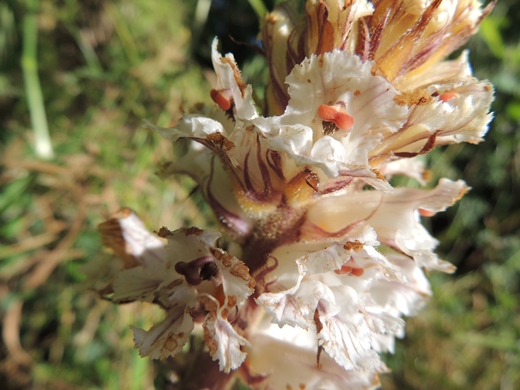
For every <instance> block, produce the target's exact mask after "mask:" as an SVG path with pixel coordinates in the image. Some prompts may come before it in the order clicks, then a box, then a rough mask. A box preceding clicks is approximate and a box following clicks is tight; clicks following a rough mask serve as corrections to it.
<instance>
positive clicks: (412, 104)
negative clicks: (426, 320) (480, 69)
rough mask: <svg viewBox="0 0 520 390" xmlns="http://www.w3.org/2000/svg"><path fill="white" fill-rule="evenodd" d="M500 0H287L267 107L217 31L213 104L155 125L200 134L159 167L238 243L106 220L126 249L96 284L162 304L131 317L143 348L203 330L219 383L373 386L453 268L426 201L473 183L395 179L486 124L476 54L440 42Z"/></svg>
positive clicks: (270, 21) (270, 46)
mask: <svg viewBox="0 0 520 390" xmlns="http://www.w3.org/2000/svg"><path fill="white" fill-rule="evenodd" d="M490 10H491V8H490V7H488V8H487V9H484V10H482V9H481V8H480V4H479V3H478V2H476V1H473V0H443V1H441V0H433V1H429V0H426V1H423V0H381V1H374V2H372V3H369V2H367V1H364V0H357V1H356V0H354V1H343V0H323V1H317V0H309V1H307V5H306V9H305V13H306V19H305V20H304V21H301V22H300V23H296V22H293V21H294V20H298V19H297V18H295V17H294V11H293V9H292V8H290V7H289V6H288V5H287V4H284V5H281V6H279V7H277V8H276V9H275V10H274V11H273V13H271V14H270V15H268V17H267V18H266V20H265V21H264V23H263V27H262V37H263V40H264V47H265V50H266V55H267V59H268V62H269V67H270V71H271V77H270V80H269V85H268V88H267V101H266V107H265V109H264V111H263V115H261V114H260V113H259V110H258V109H257V107H256V105H255V102H254V101H253V97H252V96H253V92H252V88H251V86H250V85H247V84H246V83H245V82H244V81H243V80H242V78H241V75H240V71H239V69H238V66H237V65H236V63H235V61H234V58H233V56H232V55H231V54H227V55H226V56H225V57H222V56H221V55H220V54H219V52H218V50H217V41H216V40H215V41H214V44H213V52H212V58H213V65H214V68H215V72H216V74H217V84H216V85H215V88H214V89H213V90H212V91H211V97H212V98H213V100H214V101H215V103H216V105H215V106H214V107H200V106H199V107H198V108H197V109H196V111H193V112H192V113H191V114H184V116H183V118H182V120H181V122H180V123H179V124H178V125H177V126H176V127H174V128H168V129H165V128H158V127H155V126H153V125H151V124H149V126H150V127H151V128H153V129H155V130H156V131H157V132H159V133H160V134H161V135H162V136H163V137H165V138H167V139H169V140H171V141H172V142H178V141H180V140H185V141H183V142H188V143H189V145H188V151H187V153H186V154H185V155H184V156H181V157H179V158H177V159H176V160H175V161H174V162H172V163H169V164H166V165H165V166H164V167H163V168H162V171H163V172H162V173H163V175H165V176H166V175H168V174H179V173H181V174H187V175H189V176H191V177H192V178H193V179H194V180H195V181H196V182H197V183H198V184H199V186H200V188H201V190H202V192H203V194H204V196H205V199H206V200H207V202H208V204H209V205H210V206H211V208H212V210H213V212H214V214H215V216H216V217H217V218H218V221H219V222H220V225H221V227H222V232H223V233H224V234H225V237H226V239H227V240H228V241H229V242H232V243H233V245H229V249H228V251H225V250H224V249H223V248H222V247H220V246H219V244H218V243H219V242H220V241H219V237H220V233H215V232H210V231H204V230H200V229H198V228H185V229H180V230H178V231H173V232H172V231H169V230H168V229H166V228H162V229H161V230H159V232H158V233H157V234H152V233H150V232H148V231H147V230H146V228H145V227H144V226H143V224H142V222H141V221H140V220H139V219H138V217H137V216H136V215H135V214H133V213H132V212H131V211H129V210H124V211H123V213H122V214H121V215H120V216H118V217H117V218H114V219H112V220H110V221H108V222H105V223H104V224H102V225H101V226H100V231H101V232H102V234H103V240H104V243H105V244H106V245H107V246H109V247H111V248H112V249H114V251H115V252H116V254H118V255H119V256H120V257H121V258H123V260H124V261H123V265H122V269H121V270H120V271H118V272H116V273H115V274H114V275H113V279H112V280H111V283H110V285H109V286H103V290H102V291H103V293H107V292H112V293H113V295H112V300H113V301H114V302H116V303H120V302H128V301H135V300H141V301H144V302H153V303H155V304H158V305H160V306H161V307H162V308H164V310H165V311H166V317H165V320H164V321H163V322H162V323H161V324H158V325H156V326H154V327H152V328H151V329H149V330H148V331H145V330H142V329H136V328H134V339H135V344H136V346H137V348H139V351H140V353H141V355H142V356H150V357H151V358H156V359H165V358H167V357H169V356H173V355H176V354H179V353H181V351H182V348H183V346H184V345H185V344H186V343H187V342H188V340H189V337H190V334H192V333H193V332H194V333H195V334H196V333H197V332H199V334H201V336H202V337H203V338H204V340H205V342H206V345H207V348H208V350H209V354H210V355H211V357H212V358H213V360H217V361H218V364H219V368H220V370H221V371H223V372H224V373H226V374H228V375H226V376H224V377H225V378H227V379H225V380H223V381H222V380H220V381H219V382H218V385H215V388H226V386H230V385H231V384H232V383H233V380H234V379H235V378H237V377H239V378H240V379H241V380H242V381H243V382H244V383H247V384H249V385H251V386H253V387H255V386H258V387H261V388H272V389H282V388H288V389H289V388H305V389H307V390H309V389H350V388H352V389H357V388H374V387H377V386H378V384H379V379H378V376H379V373H382V372H385V371H387V368H386V366H385V364H384V363H383V362H382V361H381V359H380V357H379V352H385V351H393V348H394V339H395V337H402V336H403V335H404V321H403V319H402V316H403V315H404V316H410V315H414V314H416V313H417V311H418V309H420V308H421V306H422V305H423V303H424V302H425V300H426V299H427V297H428V296H429V295H430V287H429V283H428V281H427V280H426V278H425V275H424V272H423V270H425V269H426V270H440V271H444V272H451V271H453V269H454V268H453V266H452V265H451V264H449V263H446V262H444V261H442V260H440V259H439V258H438V257H437V255H436V254H435V253H434V252H433V250H434V248H435V246H436V245H437V241H436V240H435V239H434V238H433V237H431V236H430V234H429V233H428V232H427V230H426V229H425V228H424V227H423V226H422V225H421V220H420V219H421V215H422V216H429V215H433V214H434V213H436V212H439V211H443V210H444V209H445V208H446V207H448V206H450V205H451V204H453V203H454V202H455V201H456V200H457V199H459V198H460V197H461V196H463V194H464V193H465V192H466V191H467V189H468V188H467V186H466V185H465V183H464V182H462V181H457V182H453V181H450V180H448V179H442V180H441V181H440V182H439V183H438V184H437V186H436V187H435V188H433V189H430V190H427V189H406V188H400V189H393V188H392V187H391V185H390V184H389V182H388V180H389V179H390V177H391V176H392V175H395V174H405V175H408V176H410V177H412V178H415V179H417V180H418V181H419V182H420V183H425V175H424V172H423V169H424V168H423V165H422V163H421V161H420V160H418V159H417V158H415V157H416V156H418V155H421V154H426V153H428V152H429V151H430V150H431V149H433V148H434V147H435V146H437V145H445V144H449V143H457V142H472V143H476V142H478V141H480V140H481V139H482V137H483V135H484V134H485V133H486V131H487V125H488V123H489V121H490V119H491V114H489V106H490V104H491V101H492V99H493V89H492V86H491V85H490V84H489V82H487V81H478V80H476V79H474V78H473V77H472V75H471V70H470V67H469V65H468V62H467V55H466V53H464V54H462V56H461V57H460V58H459V59H456V60H444V58H445V57H446V55H448V54H449V53H451V52H452V51H453V50H454V49H456V48H458V47H459V46H460V45H461V44H462V43H464V42H465V41H466V40H467V38H468V37H469V36H470V35H471V34H473V33H474V32H475V31H476V29H477V27H478V24H479V22H480V20H481V19H482V17H483V16H485V14H486V13H488V12H489V11H490ZM287 73H289V74H287ZM157 236H159V237H161V238H162V239H161V238H159V237H157ZM164 241H166V244H165V243H164ZM200 325H201V326H200ZM201 369H203V368H202V367H201Z"/></svg>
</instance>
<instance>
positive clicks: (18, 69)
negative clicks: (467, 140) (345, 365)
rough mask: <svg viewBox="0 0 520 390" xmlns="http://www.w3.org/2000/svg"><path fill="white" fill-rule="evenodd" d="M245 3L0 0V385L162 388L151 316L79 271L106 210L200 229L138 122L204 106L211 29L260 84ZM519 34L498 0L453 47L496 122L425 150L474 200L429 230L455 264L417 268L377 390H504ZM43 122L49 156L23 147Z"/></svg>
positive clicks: (512, 382) (516, 250)
mask: <svg viewBox="0 0 520 390" xmlns="http://www.w3.org/2000/svg"><path fill="white" fill-rule="evenodd" d="M273 3H274V1H265V2H264V3H263V4H265V6H266V7H267V8H269V9H270V8H272V6H273ZM261 5H262V2H261V1H258V0H257V1H253V0H250V1H247V0H237V1H226V0H214V1H210V0H199V1H181V0H156V1H147V0H118V1H108V0H59V1H53V0H26V1H17V0H16V1H15V0H7V1H3V2H1V3H0V164H1V165H0V318H1V324H0V327H1V330H2V338H1V341H0V388H2V389H152V388H154V387H156V388H164V387H165V386H166V385H167V381H168V371H167V370H166V369H164V368H163V367H162V365H161V364H160V363H157V362H151V361H150V360H149V359H141V358H140V357H139V355H138V352H137V351H136V350H134V349H133V342H132V335H131V331H130V329H129V325H130V324H135V325H137V326H140V327H149V326H151V325H152V324H153V323H154V322H156V321H158V319H159V318H160V317H161V313H160V312H159V311H158V310H156V309H154V308H153V307H148V306H146V305H133V304H130V305H123V306H117V307H116V306H113V305H111V304H110V303H108V302H105V301H102V300H99V299H97V297H96V296H94V294H92V293H90V292H88V291H87V290H86V289H85V288H84V286H83V285H82V282H83V279H84V276H83V274H82V272H81V268H82V267H84V266H85V265H86V264H88V263H89V261H91V260H92V259H95V258H99V257H103V256H108V255H106V254H105V253H104V252H103V250H102V249H101V246H100V242H99V235H98V233H97V232H96V225H97V224H98V223H100V222H101V221H103V220H104V219H105V218H106V217H107V216H109V215H110V213H112V212H114V211H116V210H117V209H118V208H119V207H120V206H122V205H124V206H127V207H130V208H132V209H134V210H135V211H136V212H137V213H138V214H139V215H140V216H141V217H142V218H143V219H144V221H145V223H146V224H147V225H148V226H149V227H150V228H158V227H160V226H163V225H166V226H168V227H169V228H171V229H175V228H179V227H181V226H184V225H191V224H193V225H197V226H199V227H207V226H211V225H212V224H213V222H212V221H211V220H210V219H209V218H208V213H207V209H206V208H205V207H204V204H203V202H202V200H201V199H200V196H198V195H197V194H194V195H193V196H190V191H191V190H192V189H193V186H194V185H193V183H192V182H190V181H189V180H187V179H184V178H178V180H177V181H175V180H170V181H168V182H164V181H162V180H159V179H158V178H157V177H156V175H155V166H156V164H157V163H158V162H161V161H164V160H166V159H168V158H170V157H171V154H172V151H171V145H170V144H169V143H168V142H166V141H164V140H163V139H162V138H161V137H160V136H159V135H157V134H154V133H152V132H150V131H148V130H145V129H144V128H143V127H142V120H143V119H149V120H151V121H152V122H155V123H158V124H159V125H162V126H168V125H171V124H172V123H174V121H175V120H176V118H178V108H179V106H180V105H186V106H190V105H192V104H194V103H196V102H201V101H202V102H208V101H209V93H208V91H209V85H210V84H209V82H208V77H211V76H209V75H210V74H211V69H210V61H209V50H210V43H211V40H212V39H213V37H214V36H215V35H218V36H219V37H221V49H222V51H223V52H227V51H232V52H234V54H235V57H236V58H237V60H238V62H239V64H240V66H241V68H242V69H243V76H244V78H245V79H246V80H247V81H248V82H250V83H253V85H261V83H262V80H263V77H265V72H264V70H265V61H264V60H263V59H262V58H261V57H260V56H258V55H255V53H254V51H253V50H252V49H250V48H249V47H248V46H246V45H238V44H237V43H235V42H234V41H235V40H236V41H242V42H246V43H253V42H254V41H255V39H256V34H257V32H258V22H257V15H256V13H255V10H256V12H261V9H262V7H261ZM208 11H209V12H210V15H211V16H210V17H209V18H208V17H207V16H208ZM231 37H232V38H234V39H232V38H231ZM519 42H520V5H519V4H518V3H517V2H514V0H503V1H500V2H499V3H498V5H497V7H496V9H495V11H494V12H493V13H492V15H491V16H490V17H489V18H488V19H487V20H485V21H484V22H483V24H482V26H481V29H480V32H479V34H478V35H477V36H475V37H473V38H472V39H471V41H470V42H469V44H468V45H467V46H468V47H469V48H470V50H471V55H470V57H471V63H472V65H473V68H474V72H475V75H476V76H477V77H478V78H488V79H490V80H491V81H492V82H493V84H495V86H496V101H495V103H494V105H493V110H494V111H495V116H496V117H495V120H494V121H493V123H492V125H491V129H490V132H489V134H488V136H487V139H486V142H484V143H481V144H479V145H454V146H450V147H448V148H438V149H436V150H434V151H433V152H432V153H431V154H430V155H428V156H427V163H428V167H429V168H430V169H431V170H432V174H433V183H434V182H435V181H436V180H437V179H438V178H439V177H449V178H452V179H458V178H462V179H464V180H465V181H466V182H468V184H469V185H470V186H471V187H472V188H473V190H472V191H471V192H470V193H469V194H467V195H466V196H465V197H464V198H463V199H462V200H461V201H460V202H459V203H458V204H457V205H456V206H454V207H452V208H451V209H449V210H448V212H446V213H441V215H438V216H436V217H434V218H432V219H430V220H428V224H429V226H428V228H430V229H431V231H432V232H433V234H434V236H436V237H437V238H438V239H439V240H440V242H441V244H440V246H439V248H438V253H439V254H440V255H441V257H443V258H445V259H447V260H448V261H450V262H452V263H454V264H455V265H457V266H458V271H457V273H456V274H454V275H443V274H438V273H433V274H431V275H430V280H431V282H432V285H433V290H434V296H433V298H432V299H431V301H430V302H429V304H428V305H427V307H426V308H425V309H424V310H423V311H422V313H421V314H420V315H419V316H418V317H416V318H413V319H409V320H408V325H407V335H406V338H405V339H404V340H399V341H398V342H397V347H396V353H395V355H387V356H385V361H386V362H387V364H388V365H389V366H390V367H391V368H392V370H393V372H392V374H390V375H386V376H384V377H383V384H384V388H385V389H483V390H485V389H504V390H514V389H518V388H520V302H519V295H518V294H519V283H520V234H519V233H520V207H519V206H520V176H519V174H520V144H519V138H520V131H519V125H520V43H519ZM36 49H37V51H36ZM22 59H23V60H22ZM21 65H22V66H21ZM36 76H39V77H36ZM260 97H261V96H260ZM42 108H43V109H44V110H42ZM31 115H32V118H33V121H34V123H35V125H32V122H31ZM46 125H48V129H49V132H50V140H51V142H52V145H53V151H54V158H48V159H44V158H41V157H39V156H38V155H37V153H36V151H35V147H34V145H35V132H41V131H45V128H44V127H45V126H46ZM33 129H34V131H33ZM40 142H41V141H40ZM42 153H45V151H43V152H41V151H40V155H41V154H42ZM200 210H203V212H202V213H201V212H200Z"/></svg>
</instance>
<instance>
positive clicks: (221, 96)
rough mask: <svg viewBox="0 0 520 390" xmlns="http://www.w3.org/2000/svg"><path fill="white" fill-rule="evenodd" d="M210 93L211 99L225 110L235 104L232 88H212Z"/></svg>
mask: <svg viewBox="0 0 520 390" xmlns="http://www.w3.org/2000/svg"><path fill="white" fill-rule="evenodd" d="M209 94H210V96H211V99H212V100H213V101H214V102H215V103H217V105H218V106H219V107H220V108H221V109H223V110H224V111H227V110H229V109H230V108H231V107H232V106H233V93H232V92H231V90H230V89H220V90H217V89H212V90H211V92H210V93H209Z"/></svg>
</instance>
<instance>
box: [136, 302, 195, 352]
mask: <svg viewBox="0 0 520 390" xmlns="http://www.w3.org/2000/svg"><path fill="white" fill-rule="evenodd" d="M132 330H133V332H134V342H135V346H136V348H138V349H139V354H140V355H141V356H143V357H144V356H149V357H150V358H151V359H166V358H168V357H169V356H173V355H175V354H177V353H179V352H180V351H181V350H182V347H183V346H184V345H185V344H186V343H187V342H188V340H189V338H190V333H191V331H192V330H193V320H192V318H191V316H190V315H189V314H186V312H185V310H184V307H182V306H178V307H176V308H175V309H172V310H170V311H169V313H168V316H167V317H166V319H165V320H164V321H163V322H161V323H160V324H158V325H155V326H153V327H152V328H151V329H150V330H148V331H144V330H143V329H139V328H136V327H133V326H132Z"/></svg>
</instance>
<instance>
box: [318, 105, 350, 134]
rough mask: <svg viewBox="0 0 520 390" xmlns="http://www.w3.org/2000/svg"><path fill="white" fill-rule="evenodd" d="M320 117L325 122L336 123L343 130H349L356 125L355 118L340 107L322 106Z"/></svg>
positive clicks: (319, 109) (319, 112) (319, 110)
mask: <svg viewBox="0 0 520 390" xmlns="http://www.w3.org/2000/svg"><path fill="white" fill-rule="evenodd" d="M318 116H319V117H320V118H321V119H322V120H323V121H325V122H334V124H335V125H336V126H338V128H339V129H341V130H348V129H350V128H351V127H352V126H353V125H354V118H352V117H351V116H350V115H349V114H347V113H346V111H345V110H344V109H343V108H342V107H340V106H339V105H334V106H328V105H326V104H322V105H321V106H320V107H319V108H318Z"/></svg>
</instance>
